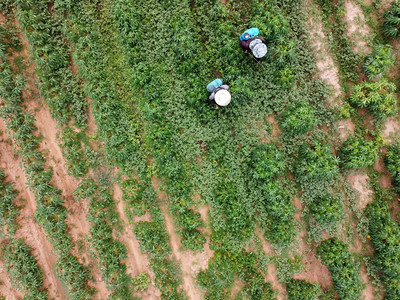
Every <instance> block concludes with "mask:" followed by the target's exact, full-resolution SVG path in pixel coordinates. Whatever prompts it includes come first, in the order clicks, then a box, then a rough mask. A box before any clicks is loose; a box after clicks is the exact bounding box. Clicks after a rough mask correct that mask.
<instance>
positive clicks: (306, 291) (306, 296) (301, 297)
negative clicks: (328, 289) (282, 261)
mask: <svg viewBox="0 0 400 300" xmlns="http://www.w3.org/2000/svg"><path fill="white" fill-rule="evenodd" d="M286 291H287V293H288V297H289V300H319V299H320V297H321V296H322V295H323V293H324V292H323V290H322V288H321V286H320V285H319V284H318V283H310V282H307V281H305V280H294V279H292V280H291V281H290V282H288V283H287V284H286Z"/></svg>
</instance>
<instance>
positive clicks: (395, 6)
mask: <svg viewBox="0 0 400 300" xmlns="http://www.w3.org/2000/svg"><path fill="white" fill-rule="evenodd" d="M384 18H385V19H384V22H383V29H382V31H383V33H384V34H385V35H386V37H387V38H389V39H395V38H398V37H399V36H400V1H398V0H395V1H393V2H392V5H391V6H390V8H389V9H388V10H387V11H385V14H384Z"/></svg>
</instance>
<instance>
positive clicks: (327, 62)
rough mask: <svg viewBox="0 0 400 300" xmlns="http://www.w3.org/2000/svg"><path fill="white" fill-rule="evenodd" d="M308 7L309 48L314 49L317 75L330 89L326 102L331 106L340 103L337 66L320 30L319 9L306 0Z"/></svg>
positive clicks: (309, 0)
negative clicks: (330, 92)
mask: <svg viewBox="0 0 400 300" xmlns="http://www.w3.org/2000/svg"><path fill="white" fill-rule="evenodd" d="M306 5H307V7H308V9H309V12H308V14H309V20H308V24H307V25H308V29H309V37H310V43H311V48H312V49H314V50H315V58H316V65H317V70H318V73H319V74H318V75H319V77H320V78H321V79H322V80H323V81H325V82H326V83H327V84H328V85H329V86H330V87H331V90H332V95H331V96H330V98H329V99H328V103H329V104H330V105H333V106H337V105H341V104H342V103H341V100H340V99H339V98H340V96H341V93H342V92H341V87H340V83H339V75H338V68H337V67H336V66H335V63H334V61H333V58H332V54H331V53H330V51H329V47H328V43H327V38H326V36H325V33H324V32H323V30H322V21H321V17H320V11H319V10H318V9H317V8H316V6H315V5H314V3H312V1H311V0H307V1H306Z"/></svg>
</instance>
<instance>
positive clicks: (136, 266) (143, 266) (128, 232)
mask: <svg viewBox="0 0 400 300" xmlns="http://www.w3.org/2000/svg"><path fill="white" fill-rule="evenodd" d="M113 190H114V193H113V197H114V201H115V203H116V208H117V212H118V214H119V218H120V220H121V221H122V225H123V228H124V232H123V233H122V234H121V235H120V239H121V241H122V243H123V244H124V245H125V247H126V250H127V252H128V258H127V259H125V260H123V261H122V263H125V264H126V268H127V273H128V275H130V276H131V277H132V278H134V277H136V276H138V275H139V274H140V273H142V272H145V273H147V274H149V276H150V278H151V285H150V286H149V287H148V288H147V290H146V291H145V292H143V293H141V296H142V297H143V298H145V299H159V298H160V296H161V292H160V291H159V290H158V289H157V288H155V286H154V282H155V275H154V273H153V272H152V271H151V270H150V262H149V260H148V258H147V256H146V255H145V254H143V253H142V252H141V251H140V246H139V242H138V240H137V239H136V236H135V234H134V232H133V225H132V224H131V222H129V220H128V218H127V217H126V214H125V203H124V201H123V198H122V197H123V192H122V190H121V187H120V186H119V185H118V184H114V185H113Z"/></svg>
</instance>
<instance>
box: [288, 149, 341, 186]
mask: <svg viewBox="0 0 400 300" xmlns="http://www.w3.org/2000/svg"><path fill="white" fill-rule="evenodd" d="M338 162H339V161H338V158H337V157H336V156H335V155H334V154H333V153H332V149H331V147H330V146H329V145H323V144H321V143H319V142H312V144H311V145H308V144H304V145H303V146H302V147H301V148H300V157H299V160H298V162H297V164H296V180H297V181H298V182H299V183H300V184H301V185H308V184H314V185H315V184H319V183H323V182H327V181H330V180H332V179H333V178H334V177H335V176H337V175H338V173H339V167H338Z"/></svg>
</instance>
